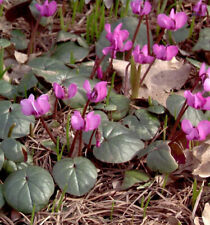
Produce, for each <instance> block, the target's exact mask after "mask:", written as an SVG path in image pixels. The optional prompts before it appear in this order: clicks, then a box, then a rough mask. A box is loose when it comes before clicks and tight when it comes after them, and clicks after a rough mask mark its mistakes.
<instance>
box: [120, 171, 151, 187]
mask: <svg viewBox="0 0 210 225" xmlns="http://www.w3.org/2000/svg"><path fill="white" fill-rule="evenodd" d="M148 180H149V176H148V175H147V174H146V173H144V172H142V171H139V170H127V171H125V176H124V180H123V183H122V189H123V190H125V189H128V188H130V187H132V186H133V185H134V184H136V183H141V182H147V181H148Z"/></svg>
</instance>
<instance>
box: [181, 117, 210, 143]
mask: <svg viewBox="0 0 210 225" xmlns="http://www.w3.org/2000/svg"><path fill="white" fill-rule="evenodd" d="M181 127H182V130H183V131H184V132H185V133H186V134H187V135H186V138H187V140H188V141H191V140H199V141H203V140H205V139H206V136H208V135H209V134H210V121H208V120H202V121H200V122H199V124H198V125H197V127H193V125H192V124H191V122H190V121H189V120H187V119H184V120H183V121H182V123H181Z"/></svg>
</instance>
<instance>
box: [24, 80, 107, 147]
mask: <svg viewBox="0 0 210 225" xmlns="http://www.w3.org/2000/svg"><path fill="white" fill-rule="evenodd" d="M106 86H107V82H105V81H101V82H98V83H97V84H96V85H95V86H94V88H93V89H91V85H90V83H89V81H88V80H85V82H84V84H83V87H84V89H85V91H86V95H87V98H88V101H90V102H94V103H97V102H100V101H103V100H104V99H105V98H106V96H107V87H106ZM53 90H54V94H55V96H56V97H57V98H58V99H65V98H73V97H74V96H75V95H76V93H77V85H76V84H74V83H72V84H70V85H69V87H68V91H67V93H66V90H65V88H64V87H62V86H61V85H59V84H58V83H56V82H55V83H53ZM20 105H21V110H22V113H23V114H24V115H26V116H30V115H34V116H35V117H40V116H43V115H44V114H46V113H47V112H49V110H50V102H49V97H48V95H46V94H44V95H41V96H40V97H38V98H37V99H36V100H35V97H34V95H33V94H31V95H30V96H29V98H28V99H23V100H21V102H20ZM100 123H101V117H100V115H98V114H94V111H92V112H89V113H88V114H87V115H86V116H85V118H83V117H82V116H81V114H80V112H79V111H74V114H73V115H72V117H71V125H72V127H73V128H74V129H75V130H83V131H85V132H87V131H90V130H95V129H97V128H98V127H99V125H100ZM99 145H100V140H97V147H98V146H99Z"/></svg>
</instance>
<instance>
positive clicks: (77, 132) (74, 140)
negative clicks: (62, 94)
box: [69, 100, 90, 157]
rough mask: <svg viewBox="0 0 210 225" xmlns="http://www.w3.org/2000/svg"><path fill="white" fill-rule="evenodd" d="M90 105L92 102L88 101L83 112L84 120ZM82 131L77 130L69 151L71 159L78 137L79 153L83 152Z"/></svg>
mask: <svg viewBox="0 0 210 225" xmlns="http://www.w3.org/2000/svg"><path fill="white" fill-rule="evenodd" d="M89 104H90V100H87V102H86V105H85V107H84V109H83V112H82V118H83V119H84V118H85V113H86V111H87V108H88V105H89ZM80 131H81V133H82V130H77V131H76V133H75V136H74V139H73V142H72V144H71V148H70V151H69V157H71V156H72V155H73V152H74V147H75V144H76V139H77V137H78V135H79V136H80V138H79V151H78V152H79V153H81V151H82V150H81V149H82V138H81V136H82V135H81V134H80Z"/></svg>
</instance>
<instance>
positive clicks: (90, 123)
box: [84, 111, 101, 131]
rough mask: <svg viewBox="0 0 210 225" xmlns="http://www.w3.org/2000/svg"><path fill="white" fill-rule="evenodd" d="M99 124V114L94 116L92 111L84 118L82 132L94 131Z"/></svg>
mask: <svg viewBox="0 0 210 225" xmlns="http://www.w3.org/2000/svg"><path fill="white" fill-rule="evenodd" d="M100 123H101V116H100V115H99V114H94V112H93V111H92V112H90V113H88V114H87V116H86V119H85V129H84V131H89V130H95V129H96V128H98V127H99V125H100Z"/></svg>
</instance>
